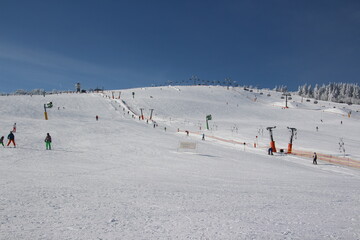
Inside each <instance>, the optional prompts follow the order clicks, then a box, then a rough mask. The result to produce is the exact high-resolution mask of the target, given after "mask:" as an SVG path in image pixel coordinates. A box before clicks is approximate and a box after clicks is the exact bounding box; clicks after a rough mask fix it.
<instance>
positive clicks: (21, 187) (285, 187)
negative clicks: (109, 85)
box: [0, 86, 360, 239]
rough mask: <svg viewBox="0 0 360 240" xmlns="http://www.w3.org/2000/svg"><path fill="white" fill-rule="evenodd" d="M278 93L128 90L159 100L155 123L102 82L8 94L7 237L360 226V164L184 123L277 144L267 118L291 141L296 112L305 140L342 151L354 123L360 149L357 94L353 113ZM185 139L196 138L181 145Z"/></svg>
mask: <svg viewBox="0 0 360 240" xmlns="http://www.w3.org/2000/svg"><path fill="white" fill-rule="evenodd" d="M132 92H135V96H134V98H133V97H132ZM268 93H269V92H268V91H264V94H263V95H260V92H259V93H257V92H256V93H250V92H247V91H243V90H241V89H230V90H227V89H225V88H222V87H205V86H198V87H163V88H146V89H145V88H144V89H128V90H121V101H124V102H125V103H126V105H127V106H128V107H130V109H132V110H133V111H134V112H135V113H136V114H139V113H140V108H144V113H145V116H148V114H149V109H154V120H155V121H156V122H157V123H158V126H157V127H156V128H154V126H153V124H151V123H149V124H147V123H146V121H140V120H138V119H137V118H135V119H133V118H132V117H131V114H127V110H126V111H123V106H122V102H120V100H113V99H109V98H106V97H105V95H101V94H62V95H50V96H46V97H42V96H32V97H30V96H9V97H0V105H1V106H2V107H1V113H2V114H1V118H0V131H1V134H2V135H4V136H5V137H6V136H7V134H8V132H9V131H10V130H11V129H12V125H13V123H14V122H16V123H17V132H16V133H15V136H16V143H17V145H18V147H17V148H16V149H14V148H3V149H0V150H1V151H0V156H1V160H0V176H1V177H0V184H1V188H0V239H359V238H360V230H359V229H360V228H359V226H360V217H359V216H360V207H359V204H358V203H359V200H360V199H359V196H360V189H359V183H360V174H359V170H358V169H350V168H346V167H342V166H336V165H331V164H328V163H326V162H321V161H319V165H317V166H314V165H312V164H311V160H309V159H302V158H297V157H293V156H282V155H275V156H268V155H266V153H265V149H263V148H256V149H254V148H250V147H248V146H247V147H246V148H243V147H242V146H241V147H240V146H238V145H235V144H224V143H223V142H221V141H218V140H215V139H208V138H207V139H206V140H205V141H202V140H201V137H200V136H198V135H193V134H190V136H188V137H187V136H186V135H185V134H183V133H178V132H177V129H178V128H180V129H182V130H189V131H200V130H199V128H200V127H201V129H202V130H201V131H200V132H204V133H205V134H206V136H210V135H213V136H218V137H222V138H226V139H234V140H239V141H246V142H251V141H254V138H255V136H256V135H259V144H260V145H263V146H266V145H267V144H268V142H269V137H268V135H267V132H266V130H265V128H266V127H267V126H274V125H276V126H277V128H276V129H275V130H274V138H275V141H276V142H277V144H278V145H279V146H281V147H284V148H286V145H287V142H288V138H289V133H288V130H287V129H286V127H287V126H290V127H296V128H298V131H299V134H298V137H297V139H296V140H295V142H294V148H302V149H309V150H316V151H319V152H327V153H332V154H339V152H338V149H337V144H338V141H339V137H343V138H344V142H345V144H346V145H345V147H346V148H347V149H346V151H347V153H348V154H349V155H351V157H353V158H356V157H358V156H359V155H360V154H359V150H358V149H357V146H358V145H359V140H360V138H359V136H358V135H359V134H358V133H359V132H358V131H359V130H358V129H359V127H358V120H359V115H358V113H357V112H356V110H357V109H356V108H357V107H358V106H351V110H352V114H351V118H348V117H347V116H342V115H341V114H337V113H335V114H334V113H329V112H326V111H322V109H328V108H332V107H333V105H331V106H328V105H327V104H328V103H319V104H317V105H316V106H314V104H313V103H307V102H303V103H301V99H300V98H299V99H297V98H296V97H293V100H294V101H297V103H292V106H296V104H297V107H292V106H290V108H289V109H282V108H281V107H278V106H277V105H276V104H275V103H276V102H281V99H280V95H279V94H278V93H274V92H270V95H271V96H270V97H268V96H267V94H268ZM107 94H108V95H109V96H111V92H108V93H107ZM117 95H118V91H115V96H117ZM254 98H256V101H254ZM49 101H52V102H53V104H54V107H53V108H52V109H48V115H49V120H48V121H45V120H44V113H43V111H44V109H43V105H44V103H46V102H49ZM325 105H326V106H325ZM322 106H324V107H322ZM336 107H337V108H342V106H340V105H336ZM207 114H212V116H213V120H211V121H210V127H211V129H212V130H209V131H208V130H204V128H205V124H204V122H205V116H206V115H207ZM96 115H98V116H99V121H96V120H95V116H96ZM320 119H322V120H323V122H321V121H320ZM340 121H343V124H341V123H340ZM316 126H318V127H319V132H316V130H315V127H316ZM165 127H167V129H166V131H165V129H164V128H165ZM235 127H236V128H237V129H238V130H234V129H235ZM261 129H262V130H263V134H261ZM259 130H260V131H259ZM47 132H49V133H50V134H51V135H52V137H53V150H51V151H46V150H45V145H44V142H43V141H44V138H45V135H46V133H47ZM180 142H191V143H196V146H197V147H196V150H195V151H193V150H192V151H189V152H187V151H185V150H181V149H180V150H179V149H178V147H179V143H180Z"/></svg>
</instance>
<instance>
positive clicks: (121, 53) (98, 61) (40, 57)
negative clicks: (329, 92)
mask: <svg viewBox="0 0 360 240" xmlns="http://www.w3.org/2000/svg"><path fill="white" fill-rule="evenodd" d="M192 75H196V76H198V77H199V78H200V79H205V80H211V81H214V80H223V79H225V78H231V79H232V80H234V81H237V83H239V84H241V85H253V86H259V87H264V88H273V87H274V86H275V85H286V86H288V87H289V88H290V89H291V90H295V89H297V86H299V85H302V84H304V83H308V84H315V83H319V84H322V83H329V82H348V83H359V76H360V1H346V0H344V1H333V0H323V1H319V0H313V1H310V0H304V1H291V0H262V1H260V0H244V1H241V0H237V1H230V0H222V1H220V0H219V1H211V0H209V1H205V0H179V1H177V0H174V1H171V0H164V1H162V0H159V1H158V0H152V1H149V0H147V1H145V0H126V1H122V0H117V1H111V0H102V1H101V0H97V1H94V0H86V1H85V0H84V1H83V0H71V1H70V0H59V1H54V0H43V1H37V0H31V1H27V0H26V1H25V0H24V1H20V0H1V1H0V92H12V91H14V90H16V89H27V90H31V89H37V88H42V89H45V90H52V89H58V90H67V89H74V84H75V83H76V82H81V83H82V87H83V88H85V89H89V88H95V87H104V88H105V89H120V88H132V87H142V86H151V85H152V84H159V83H164V82H166V81H181V80H187V79H189V78H190V77H191V76H192Z"/></svg>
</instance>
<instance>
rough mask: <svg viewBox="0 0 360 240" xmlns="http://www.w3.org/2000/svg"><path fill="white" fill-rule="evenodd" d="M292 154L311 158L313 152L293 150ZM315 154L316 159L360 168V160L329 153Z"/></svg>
mask: <svg viewBox="0 0 360 240" xmlns="http://www.w3.org/2000/svg"><path fill="white" fill-rule="evenodd" d="M292 154H293V155H296V156H301V157H309V158H312V156H313V155H314V152H307V151H299V150H293V151H292ZM316 154H317V156H318V159H320V160H323V161H326V162H329V163H334V164H339V165H344V166H349V167H355V168H360V161H356V160H354V159H351V158H349V157H338V156H333V155H330V154H322V153H316Z"/></svg>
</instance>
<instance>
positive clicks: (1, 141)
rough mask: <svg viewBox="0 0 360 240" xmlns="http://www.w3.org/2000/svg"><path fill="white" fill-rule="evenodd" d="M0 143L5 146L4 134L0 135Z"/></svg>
mask: <svg viewBox="0 0 360 240" xmlns="http://www.w3.org/2000/svg"><path fill="white" fill-rule="evenodd" d="M0 144H1V145H3V147H5V146H4V136H1V138H0Z"/></svg>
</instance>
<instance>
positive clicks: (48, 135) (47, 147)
mask: <svg viewBox="0 0 360 240" xmlns="http://www.w3.org/2000/svg"><path fill="white" fill-rule="evenodd" d="M45 145H46V150H51V136H50V134H49V133H47V134H46V137H45Z"/></svg>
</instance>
